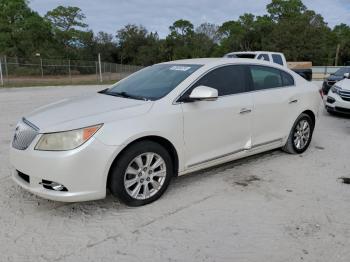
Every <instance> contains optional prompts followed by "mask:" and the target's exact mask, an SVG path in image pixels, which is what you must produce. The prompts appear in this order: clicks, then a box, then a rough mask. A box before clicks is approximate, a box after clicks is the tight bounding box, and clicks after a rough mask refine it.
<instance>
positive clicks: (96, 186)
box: [10, 58, 321, 206]
mask: <svg viewBox="0 0 350 262" xmlns="http://www.w3.org/2000/svg"><path fill="white" fill-rule="evenodd" d="M320 102H321V97H320V95H319V92H318V88H317V87H316V86H314V85H313V84H312V83H310V82H307V81H306V80H304V79H303V78H301V77H300V76H298V75H297V74H295V73H294V72H292V71H290V70H288V69H287V68H283V67H281V66H279V65H276V64H272V63H268V62H264V61H255V60H254V61H252V60H250V59H229V58H211V59H191V60H180V61H173V62H167V63H162V64H156V65H153V66H150V67H147V68H145V69H143V70H141V71H139V72H137V73H135V74H133V75H131V76H129V77H128V78H126V79H124V80H122V81H120V82H118V83H116V84H115V85H113V86H112V87H110V88H108V89H105V90H103V91H100V92H98V93H96V94H94V95H91V96H88V97H82V98H78V99H72V100H64V101H61V102H58V103H54V104H51V105H48V106H45V107H42V108H39V109H37V110H36V111H34V112H32V113H30V114H28V115H26V116H24V117H23V118H22V119H21V120H20V121H19V123H18V125H17V127H16V130H15V135H14V138H13V141H12V147H11V152H10V157H11V162H12V164H13V166H14V172H13V178H14V180H15V181H16V182H17V183H18V184H19V185H20V186H22V187H23V188H24V189H26V190H28V191H30V192H32V193H34V194H37V195H39V196H41V197H44V198H48V199H52V200H57V201H68V202H73V201H86V200H93V199H100V198H104V197H105V195H106V190H107V188H109V190H110V191H111V192H112V194H113V195H115V196H117V197H119V198H120V199H121V200H122V201H124V202H125V203H126V204H128V205H131V206H139V205H144V204H147V203H150V202H152V201H154V200H156V199H158V198H159V197H160V196H161V195H162V194H163V192H164V191H165V190H166V188H167V186H168V185H169V182H170V180H171V178H172V177H174V176H177V175H184V174H187V173H191V172H193V171H197V170H201V169H204V168H208V167H211V166H214V165H218V164H222V163H225V162H228V161H232V160H235V159H239V158H243V157H247V156H249V155H253V154H257V153H260V152H263V151H267V150H271V149H275V148H283V149H284V150H285V151H287V152H289V153H297V154H299V153H303V152H304V151H305V150H306V149H307V148H308V146H309V144H310V141H311V138H312V133H313V130H314V127H315V123H316V118H317V115H318V108H319V105H320Z"/></svg>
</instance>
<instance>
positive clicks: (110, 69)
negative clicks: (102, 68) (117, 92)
mask: <svg viewBox="0 0 350 262" xmlns="http://www.w3.org/2000/svg"><path fill="white" fill-rule="evenodd" d="M111 80H112V64H111V63H109V81H111Z"/></svg>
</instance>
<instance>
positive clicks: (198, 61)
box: [163, 57, 280, 67]
mask: <svg viewBox="0 0 350 262" xmlns="http://www.w3.org/2000/svg"><path fill="white" fill-rule="evenodd" d="M227 63H232V64H236V63H237V64H262V65H269V66H274V67H280V66H279V65H277V64H273V63H271V62H268V61H263V60H257V59H250V58H229V57H221V58H194V59H183V60H175V61H169V62H165V63H163V64H185V65H186V64H188V65H190V64H192V65H208V66H215V65H220V64H227Z"/></svg>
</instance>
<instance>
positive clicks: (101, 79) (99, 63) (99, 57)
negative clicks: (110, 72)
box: [98, 53, 103, 83]
mask: <svg viewBox="0 0 350 262" xmlns="http://www.w3.org/2000/svg"><path fill="white" fill-rule="evenodd" d="M98 67H99V71H100V82H101V83H102V82H103V78H102V68H101V54H100V53H98Z"/></svg>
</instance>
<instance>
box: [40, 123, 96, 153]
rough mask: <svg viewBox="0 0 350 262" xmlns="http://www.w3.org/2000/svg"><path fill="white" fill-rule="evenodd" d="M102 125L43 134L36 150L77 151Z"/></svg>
mask: <svg viewBox="0 0 350 262" xmlns="http://www.w3.org/2000/svg"><path fill="white" fill-rule="evenodd" d="M101 127H102V124H101V125H96V126H89V127H84V128H81V129H76V130H71V131H64V132H57V133H49V134H43V135H42V136H41V138H40V140H39V142H38V143H37V144H36V146H35V150H42V151H66V150H72V149H75V148H77V147H79V146H81V145H82V144H84V143H85V142H86V141H88V140H89V139H90V138H91V137H92V136H93V135H94V134H95V133H96V132H97V131H98V130H99V129H100V128H101Z"/></svg>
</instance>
